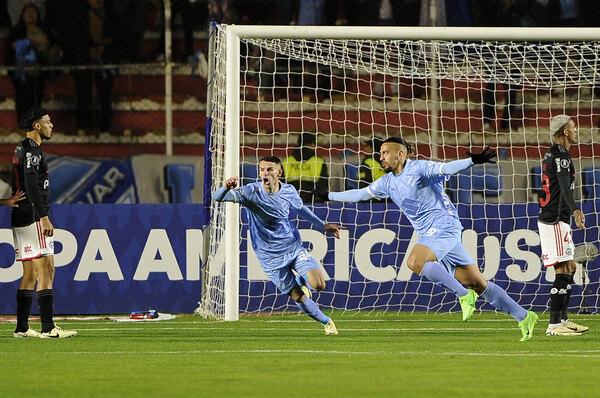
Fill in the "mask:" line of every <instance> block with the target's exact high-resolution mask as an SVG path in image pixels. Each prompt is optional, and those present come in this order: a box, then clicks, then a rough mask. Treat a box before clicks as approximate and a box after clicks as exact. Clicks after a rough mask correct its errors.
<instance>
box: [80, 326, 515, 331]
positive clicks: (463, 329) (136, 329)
mask: <svg viewBox="0 0 600 398" xmlns="http://www.w3.org/2000/svg"><path fill="white" fill-rule="evenodd" d="M74 329H77V331H94V332H95V331H101V332H102V331H124V330H131V331H136V332H139V331H140V328H135V327H123V328H119V327H114V328H74ZM338 329H339V330H341V331H344V332H346V331H347V332H374V331H375V332H379V331H381V332H394V331H398V332H411V331H415V332H426V331H439V332H444V331H459V332H464V331H474V330H484V331H486V330H487V331H498V330H517V327H516V326H515V327H514V328H479V327H472V328H364V329H356V328H338ZM152 330H197V331H203V330H223V331H225V330H228V331H229V330H237V331H241V332H245V331H277V332H280V331H284V330H291V329H281V328H268V327H267V328H248V327H242V328H229V327H218V328H217V327H209V328H199V327H177V326H176V327H173V326H170V327H161V326H157V327H153V328H152ZM293 330H295V331H314V330H319V326H318V325H316V324H315V327H312V328H295V329H293Z"/></svg>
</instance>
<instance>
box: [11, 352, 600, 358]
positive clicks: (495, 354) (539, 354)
mask: <svg viewBox="0 0 600 398" xmlns="http://www.w3.org/2000/svg"><path fill="white" fill-rule="evenodd" d="M11 354H15V352H14V351H11ZM59 354H65V355H99V354H107V355H190V354H195V355H201V354H316V355H396V356H398V355H414V356H423V355H430V356H471V357H530V358H547V357H557V358H564V357H570V358H600V353H594V354H591V353H590V351H588V350H585V351H567V352H564V351H563V352H505V353H503V352H464V351H454V352H447V351H390V350H386V351H339V350H191V351H146V352H140V351H101V352H99V351H58V352H53V353H52V355H59Z"/></svg>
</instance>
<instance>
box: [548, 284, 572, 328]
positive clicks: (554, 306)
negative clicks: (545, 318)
mask: <svg viewBox="0 0 600 398" xmlns="http://www.w3.org/2000/svg"><path fill="white" fill-rule="evenodd" d="M570 280H571V275H566V274H556V278H555V279H554V284H553V285H552V290H551V291H550V324H556V323H560V322H561V319H560V317H561V315H562V311H563V307H564V305H565V296H566V294H567V286H568V285H569V281H570Z"/></svg>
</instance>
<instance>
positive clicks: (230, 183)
mask: <svg viewBox="0 0 600 398" xmlns="http://www.w3.org/2000/svg"><path fill="white" fill-rule="evenodd" d="M238 181H239V179H238V178H237V177H231V178H229V179H227V181H225V188H227V189H235V188H236V187H237V185H238Z"/></svg>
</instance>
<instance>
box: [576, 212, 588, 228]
mask: <svg viewBox="0 0 600 398" xmlns="http://www.w3.org/2000/svg"><path fill="white" fill-rule="evenodd" d="M573 216H574V217H575V225H577V227H578V228H581V229H585V215H584V214H583V212H582V211H581V210H579V209H577V210H575V211H574V212H573Z"/></svg>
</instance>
